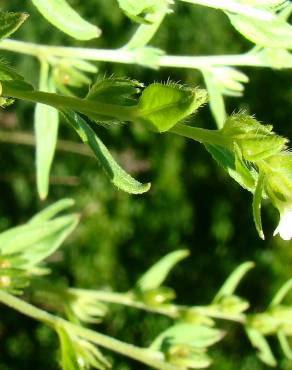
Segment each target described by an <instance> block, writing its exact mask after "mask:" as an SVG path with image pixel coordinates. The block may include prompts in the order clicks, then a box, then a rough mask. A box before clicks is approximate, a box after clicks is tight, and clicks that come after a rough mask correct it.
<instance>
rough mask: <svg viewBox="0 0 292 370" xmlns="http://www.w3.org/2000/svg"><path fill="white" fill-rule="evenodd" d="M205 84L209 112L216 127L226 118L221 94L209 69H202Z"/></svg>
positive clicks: (220, 125) (220, 126) (221, 125)
mask: <svg viewBox="0 0 292 370" xmlns="http://www.w3.org/2000/svg"><path fill="white" fill-rule="evenodd" d="M202 72H203V76H204V80H205V84H206V87H207V90H208V96H209V105H210V109H211V112H212V114H213V116H214V118H215V121H216V123H217V127H218V128H222V127H223V126H224V122H225V120H226V109H225V103H224V98H223V94H222V93H221V91H220V89H219V88H218V86H217V83H216V81H215V79H214V76H213V74H212V73H211V72H210V71H205V70H203V71H202Z"/></svg>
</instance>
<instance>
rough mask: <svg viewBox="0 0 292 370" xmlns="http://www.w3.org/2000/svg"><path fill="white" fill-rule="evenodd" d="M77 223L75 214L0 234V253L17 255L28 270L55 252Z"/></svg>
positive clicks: (77, 219)
mask: <svg viewBox="0 0 292 370" xmlns="http://www.w3.org/2000/svg"><path fill="white" fill-rule="evenodd" d="M78 221H79V217H78V215H76V214H72V215H68V216H62V217H58V218H55V219H53V220H50V221H46V222H43V223H36V224H34V223H33V224H29V223H28V224H26V225H23V226H18V227H15V228H12V229H10V230H7V231H5V232H4V233H2V234H0V245H1V247H0V252H1V253H2V254H19V255H21V257H22V258H23V260H25V262H24V263H23V264H22V266H21V267H22V268H23V269H28V268H30V267H32V266H34V265H36V264H37V263H39V262H40V261H42V260H44V259H45V258H47V257H48V256H49V255H51V254H52V253H53V252H55V251H56V250H57V249H58V248H59V247H60V245H61V244H62V243H63V241H64V240H65V239H66V238H67V237H68V235H70V234H71V232H72V231H73V230H74V229H75V227H76V226H77V224H78Z"/></svg>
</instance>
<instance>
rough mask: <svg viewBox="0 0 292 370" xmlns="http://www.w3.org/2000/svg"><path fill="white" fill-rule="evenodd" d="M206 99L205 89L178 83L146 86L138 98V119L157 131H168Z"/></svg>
mask: <svg viewBox="0 0 292 370" xmlns="http://www.w3.org/2000/svg"><path fill="white" fill-rule="evenodd" d="M206 101H207V93H206V91H205V90H201V89H192V88H190V87H185V86H183V85H179V84H173V83H169V84H166V85H163V84H161V83H154V84H152V85H150V86H148V87H147V88H146V89H145V90H144V91H143V93H142V96H141V98H140V100H139V104H138V108H139V121H140V122H142V123H143V124H144V125H145V127H147V128H149V129H152V130H154V131H158V132H164V131H168V130H169V129H170V128H171V127H173V126H174V125H176V124H177V123H178V122H179V121H181V120H183V119H185V118H186V117H188V116H190V115H191V114H193V113H195V112H196V110H197V109H198V108H199V107H200V106H202V105H203V104H204V103H206Z"/></svg>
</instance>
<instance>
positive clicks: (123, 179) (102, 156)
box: [62, 110, 150, 194]
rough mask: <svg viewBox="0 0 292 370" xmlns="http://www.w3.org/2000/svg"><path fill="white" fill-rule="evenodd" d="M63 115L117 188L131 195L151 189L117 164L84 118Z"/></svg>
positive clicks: (73, 113) (64, 113) (71, 114)
mask: <svg viewBox="0 0 292 370" xmlns="http://www.w3.org/2000/svg"><path fill="white" fill-rule="evenodd" d="M62 114H63V115H64V117H65V118H66V120H67V122H68V123H69V124H70V125H71V126H72V127H73V128H74V130H75V131H76V132H77V134H78V135H79V136H80V138H81V139H82V141H83V142H84V143H86V144H87V145H89V147H90V148H91V149H92V151H93V153H94V154H95V156H96V158H97V159H98V160H99V162H100V164H101V166H102V168H103V169H104V171H105V172H106V174H107V175H108V176H109V178H110V180H111V182H112V183H113V184H114V185H115V186H117V187H118V188H119V189H121V190H124V191H125V192H127V193H131V194H142V193H145V192H146V191H148V190H149V189H150V184H149V183H147V184H141V183H140V182H138V181H137V180H135V179H134V178H133V177H131V176H130V175H129V174H127V173H126V172H125V171H124V170H123V169H122V168H121V167H120V166H119V165H118V164H117V162H116V161H115V160H114V158H113V157H112V155H111V154H110V152H109V151H108V149H107V148H106V146H105V145H104V144H103V142H102V141H101V140H100V139H99V138H98V136H97V135H96V133H95V132H94V131H93V130H92V128H91V127H90V126H89V125H88V124H87V123H86V122H85V121H84V119H83V118H81V117H80V116H79V115H78V114H76V113H75V112H72V111H69V110H66V111H65V110H64V111H62Z"/></svg>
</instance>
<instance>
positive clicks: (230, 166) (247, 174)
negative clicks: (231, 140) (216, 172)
mask: <svg viewBox="0 0 292 370" xmlns="http://www.w3.org/2000/svg"><path fill="white" fill-rule="evenodd" d="M205 147H206V149H207V150H208V152H209V153H210V154H211V155H212V157H213V158H214V159H215V161H216V162H217V163H218V164H219V165H220V166H222V167H223V168H224V169H225V170H226V171H227V172H228V174H229V175H230V177H232V178H233V179H234V180H235V181H236V182H238V183H239V184H240V185H241V186H242V187H243V188H244V189H247V190H249V191H251V192H253V191H254V189H255V181H256V179H257V173H256V171H255V170H254V169H253V168H252V167H250V168H248V167H247V165H246V164H245V163H244V162H243V158H242V154H241V151H240V148H239V147H238V146H236V145H235V146H234V147H235V152H232V151H231V150H229V149H226V148H223V147H222V146H219V145H208V144H207V145H205Z"/></svg>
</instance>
